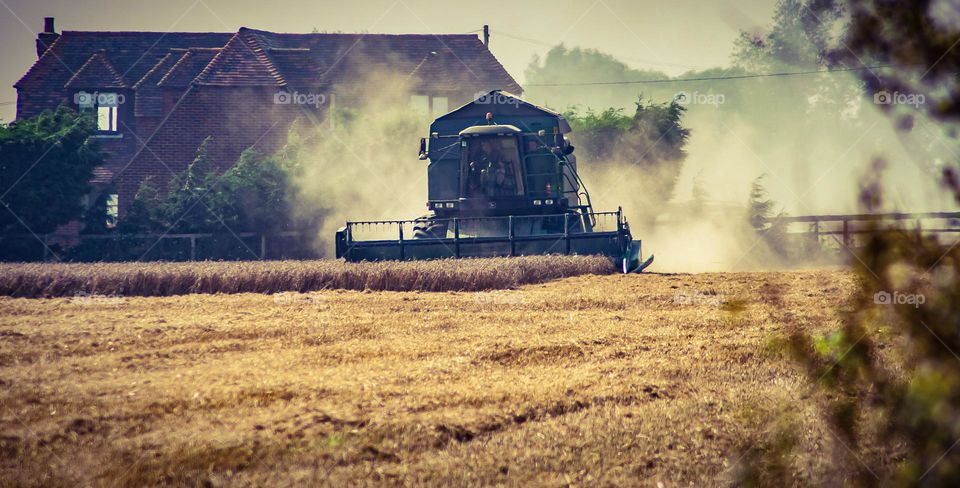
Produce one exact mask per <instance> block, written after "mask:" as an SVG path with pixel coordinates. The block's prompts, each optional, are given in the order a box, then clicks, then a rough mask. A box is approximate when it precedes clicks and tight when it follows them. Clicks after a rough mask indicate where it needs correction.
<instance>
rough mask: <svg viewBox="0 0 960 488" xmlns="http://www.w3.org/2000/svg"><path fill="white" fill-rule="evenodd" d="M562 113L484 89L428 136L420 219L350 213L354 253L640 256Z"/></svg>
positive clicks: (342, 245)
mask: <svg viewBox="0 0 960 488" xmlns="http://www.w3.org/2000/svg"><path fill="white" fill-rule="evenodd" d="M570 130H571V129H570V126H569V124H568V123H567V121H566V120H565V119H564V118H563V116H562V115H560V114H558V113H555V112H553V111H550V110H548V109H545V108H542V107H538V106H536V105H533V104H530V103H528V102H525V101H523V100H520V99H519V98H517V97H515V96H514V95H511V94H509V93H506V92H502V91H499V90H495V91H492V92H489V93H485V94H482V95H481V96H479V97H478V98H477V99H476V100H474V101H473V102H470V103H468V104H466V105H464V106H462V107H460V108H458V109H456V110H454V111H452V112H450V113H448V114H446V115H443V116H441V117H439V118H437V119H436V120H435V121H434V122H433V124H431V126H430V137H428V138H423V139H421V140H420V159H421V160H429V164H428V167H427V186H428V191H427V193H428V195H427V208H428V210H429V212H428V213H427V214H426V215H423V216H421V217H419V218H417V219H413V220H397V221H375V222H347V225H346V226H345V227H343V228H341V229H340V230H339V231H338V232H337V257H338V258H339V257H343V258H345V259H347V260H348V261H360V260H379V259H433V258H442V257H475V256H517V255H530V254H553V253H557V254H602V255H605V256H608V257H610V258H611V259H612V260H614V261H615V262H616V264H617V265H618V267H620V268H621V269H622V271H623V272H624V273H628V272H639V271H642V270H643V269H644V268H646V267H647V266H649V265H650V264H651V263H652V261H653V256H650V257H649V258H648V259H646V260H645V261H642V262H641V260H640V241H634V240H633V239H632V237H631V234H630V227H629V225H628V224H627V222H626V219H624V218H623V215H622V212H621V210H620V209H617V211H616V212H594V210H593V207H592V204H591V202H590V194H589V193H588V192H587V189H586V187H585V185H584V184H583V181H582V180H581V178H580V176H579V175H578V173H577V161H576V157H575V156H574V155H573V152H574V147H573V146H572V145H571V144H570V143H569V141H568V139H567V138H566V136H565V134H567V133H569V132H570Z"/></svg>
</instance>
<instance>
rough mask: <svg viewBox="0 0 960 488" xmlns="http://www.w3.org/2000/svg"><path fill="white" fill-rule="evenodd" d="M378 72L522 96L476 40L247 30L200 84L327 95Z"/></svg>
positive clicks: (457, 36)
mask: <svg viewBox="0 0 960 488" xmlns="http://www.w3.org/2000/svg"><path fill="white" fill-rule="evenodd" d="M431 58H433V59H431ZM377 69H388V70H390V71H395V72H400V73H405V74H411V75H416V76H418V77H419V79H420V81H421V82H422V83H424V84H426V85H428V86H431V87H435V88H440V87H447V88H449V89H456V88H460V87H462V86H464V85H482V86H484V87H490V88H504V89H512V90H514V91H519V90H521V88H520V85H519V84H518V83H517V82H516V80H514V79H513V78H512V77H511V76H510V74H509V73H507V71H506V69H504V67H503V65H501V64H500V62H499V61H497V59H496V58H495V57H494V56H493V54H491V53H490V51H488V50H487V48H486V46H484V45H483V43H482V42H480V39H479V38H477V36H475V35H471V34H449V35H448V34H444V35H430V34H278V33H274V32H266V31H259V30H253V29H247V28H241V29H240V31H239V32H238V33H237V36H236V37H234V39H232V40H231V41H230V43H229V44H228V45H227V46H226V47H224V49H223V52H222V53H221V54H220V55H218V56H217V57H216V58H215V59H214V61H213V62H212V63H210V65H209V66H207V69H205V70H204V72H203V73H202V74H201V75H200V76H199V77H198V78H197V83H198V84H209V85H242V86H250V85H255V86H286V85H293V86H295V87H297V86H299V87H321V86H327V85H331V84H335V83H339V82H346V81H349V80H352V79H355V78H356V77H358V76H360V75H362V74H363V73H366V72H370V71H375V70H377ZM418 71H419V73H416V72H418ZM434 85H435V86H434Z"/></svg>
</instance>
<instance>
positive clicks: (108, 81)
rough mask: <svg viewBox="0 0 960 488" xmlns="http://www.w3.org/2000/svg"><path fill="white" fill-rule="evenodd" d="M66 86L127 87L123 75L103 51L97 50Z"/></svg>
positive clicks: (82, 87) (79, 87)
mask: <svg viewBox="0 0 960 488" xmlns="http://www.w3.org/2000/svg"><path fill="white" fill-rule="evenodd" d="M63 86H64V87H65V88H78V89H84V88H98V89H99V88H126V87H127V84H126V82H124V81H123V76H122V75H120V73H118V72H117V69H116V68H114V67H113V65H112V64H110V60H109V59H107V55H106V54H105V53H104V52H103V51H97V52H95V53H93V55H91V56H90V58H89V59H87V62H86V63H83V66H81V67H80V69H78V70H77V72H76V73H74V75H73V76H71V77H70V79H69V80H67V82H66V83H65V84H64V85H63Z"/></svg>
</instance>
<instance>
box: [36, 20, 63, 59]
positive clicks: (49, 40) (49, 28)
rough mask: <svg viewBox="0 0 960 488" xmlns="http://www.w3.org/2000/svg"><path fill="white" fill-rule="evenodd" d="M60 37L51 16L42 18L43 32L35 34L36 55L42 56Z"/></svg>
mask: <svg viewBox="0 0 960 488" xmlns="http://www.w3.org/2000/svg"><path fill="white" fill-rule="evenodd" d="M58 37H60V34H57V31H56V29H55V25H54V19H53V17H44V18H43V32H41V33H39V34H37V57H38V58H39V57H40V56H43V53H45V52H47V49H48V48H49V47H50V45H51V44H53V41H56V40H57V38H58Z"/></svg>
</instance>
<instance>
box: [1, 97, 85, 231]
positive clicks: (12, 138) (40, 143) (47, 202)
mask: <svg viewBox="0 0 960 488" xmlns="http://www.w3.org/2000/svg"><path fill="white" fill-rule="evenodd" d="M96 131H97V127H96V121H95V120H94V119H93V118H92V117H91V116H89V114H82V115H81V114H77V113H76V112H74V111H72V110H70V109H68V108H65V107H60V108H59V109H57V110H56V111H45V112H43V113H41V114H40V115H38V116H36V117H33V118H30V119H25V120H20V121H16V122H12V123H10V124H8V125H0V182H2V185H0V191H2V192H3V193H2V196H0V201H2V203H3V205H5V206H6V207H7V209H6V210H3V211H2V212H0V234H3V235H7V234H29V233H35V234H45V233H50V232H53V231H54V230H55V229H56V228H57V227H58V226H60V225H63V224H66V223H69V222H71V221H74V220H78V219H80V218H81V216H82V215H83V211H84V207H83V204H82V200H83V197H84V196H85V195H87V194H88V193H90V190H91V186H90V183H89V181H90V179H91V177H92V176H93V169H94V168H96V167H97V166H100V165H101V164H103V160H104V155H103V153H102V152H101V151H100V150H99V148H98V147H97V145H96V143H95V142H94V140H92V139H91V138H90V136H92V135H94V134H96Z"/></svg>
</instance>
